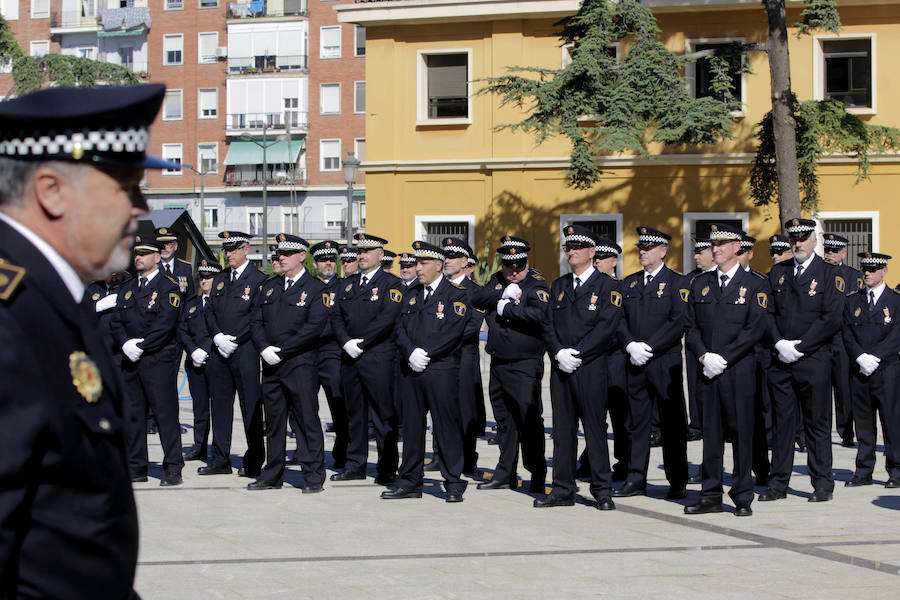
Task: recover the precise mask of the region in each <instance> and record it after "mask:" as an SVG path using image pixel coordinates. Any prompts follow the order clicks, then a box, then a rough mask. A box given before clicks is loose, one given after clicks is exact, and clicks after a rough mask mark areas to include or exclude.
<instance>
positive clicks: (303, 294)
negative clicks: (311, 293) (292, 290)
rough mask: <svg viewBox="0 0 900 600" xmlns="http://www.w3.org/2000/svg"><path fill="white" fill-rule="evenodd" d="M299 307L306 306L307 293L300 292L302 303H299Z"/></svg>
mask: <svg viewBox="0 0 900 600" xmlns="http://www.w3.org/2000/svg"><path fill="white" fill-rule="evenodd" d="M297 306H306V292H300V301H299V302H297Z"/></svg>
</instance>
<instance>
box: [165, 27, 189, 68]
mask: <svg viewBox="0 0 900 600" xmlns="http://www.w3.org/2000/svg"><path fill="white" fill-rule="evenodd" d="M169 38H172V39H174V38H179V39H180V40H181V60H180V61H178V62H169V51H168V50H166V40H167V39H169ZM162 51H163V52H162V54H163V66H164V67H170V66H171V67H175V66H179V65H183V64H184V34H183V33H167V34H165V35H163V48H162Z"/></svg>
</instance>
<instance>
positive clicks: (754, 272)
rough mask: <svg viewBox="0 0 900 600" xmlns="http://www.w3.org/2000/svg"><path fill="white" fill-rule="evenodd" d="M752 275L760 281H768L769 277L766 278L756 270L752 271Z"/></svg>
mask: <svg viewBox="0 0 900 600" xmlns="http://www.w3.org/2000/svg"><path fill="white" fill-rule="evenodd" d="M750 273H751V274H753V275H756V276H757V277H759V278H760V279H768V277H766V276H765V275H763V274H762V273H760V272H759V271H757V270H755V269H750Z"/></svg>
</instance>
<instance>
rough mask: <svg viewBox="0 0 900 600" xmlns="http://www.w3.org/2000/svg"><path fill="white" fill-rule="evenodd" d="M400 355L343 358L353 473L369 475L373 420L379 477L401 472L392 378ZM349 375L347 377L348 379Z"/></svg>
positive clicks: (349, 461)
mask: <svg viewBox="0 0 900 600" xmlns="http://www.w3.org/2000/svg"><path fill="white" fill-rule="evenodd" d="M395 356H396V352H395V351H394V348H390V349H388V350H385V351H381V352H377V351H376V352H372V351H366V352H364V353H363V354H362V356H360V357H359V358H356V359H352V358H350V357H349V356H346V355H344V356H343V357H342V358H341V379H342V383H343V386H344V387H343V396H344V399H345V401H346V403H347V419H348V431H349V438H348V444H347V465H346V467H345V470H346V471H347V472H350V473H365V472H366V464H367V461H368V455H369V417H371V419H372V423H373V425H374V427H375V443H376V445H377V447H378V465H377V467H378V477H379V478H390V477H393V476H394V475H395V474H396V472H397V464H398V463H399V461H400V458H399V455H398V453H397V413H396V411H395V410H394V385H393V382H392V379H393V377H392V375H393V372H394V361H395ZM345 375H346V376H345Z"/></svg>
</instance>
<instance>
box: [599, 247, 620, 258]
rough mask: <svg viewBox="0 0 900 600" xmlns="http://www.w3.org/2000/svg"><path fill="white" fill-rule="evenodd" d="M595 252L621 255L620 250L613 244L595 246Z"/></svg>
mask: <svg viewBox="0 0 900 600" xmlns="http://www.w3.org/2000/svg"><path fill="white" fill-rule="evenodd" d="M594 253H599V254H611V255H613V256H618V255H619V252H618V251H617V250H616V249H615V248H613V247H612V246H594Z"/></svg>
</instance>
